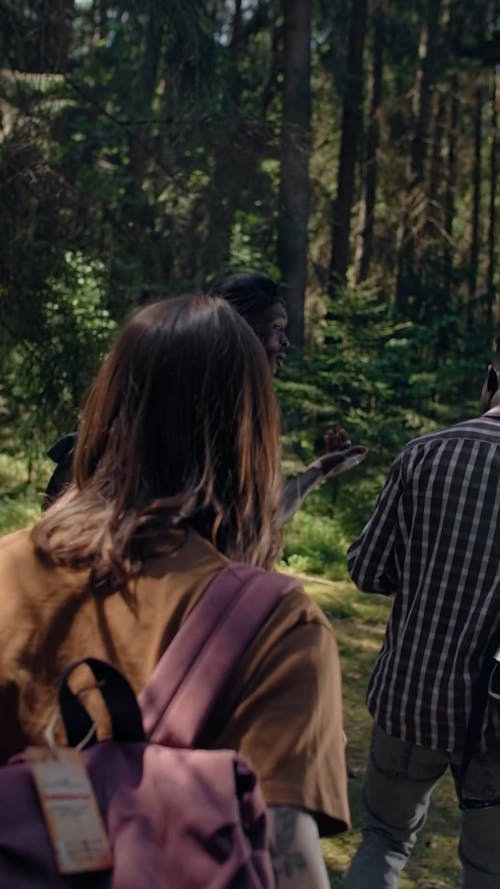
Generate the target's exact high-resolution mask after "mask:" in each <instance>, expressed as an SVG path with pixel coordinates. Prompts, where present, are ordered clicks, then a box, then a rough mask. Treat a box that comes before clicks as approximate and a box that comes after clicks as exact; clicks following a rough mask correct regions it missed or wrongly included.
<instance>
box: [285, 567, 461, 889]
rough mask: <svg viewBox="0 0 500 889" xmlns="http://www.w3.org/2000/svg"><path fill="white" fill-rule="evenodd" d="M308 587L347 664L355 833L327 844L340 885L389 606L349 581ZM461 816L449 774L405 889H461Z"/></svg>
mask: <svg viewBox="0 0 500 889" xmlns="http://www.w3.org/2000/svg"><path fill="white" fill-rule="evenodd" d="M303 583H304V586H305V588H306V590H307V592H308V593H309V594H310V595H311V596H312V597H313V598H314V599H315V600H316V601H317V602H318V604H319V605H321V607H322V608H323V610H324V611H325V612H326V614H327V615H328V617H329V619H330V620H331V622H332V625H333V627H334V631H335V636H336V639H337V644H338V648H339V654H340V659H341V664H342V677H343V695H344V724H345V731H346V734H347V737H348V746H347V752H348V759H349V767H350V770H351V771H353V772H354V773H355V777H352V778H349V797H350V804H351V815H352V827H353V829H352V830H351V831H349V832H348V833H345V834H342V835H340V836H338V837H335V838H333V839H331V840H323V841H322V845H323V853H324V856H325V859H326V862H327V866H328V872H329V876H330V883H331V886H333V887H340V886H341V885H342V874H343V873H344V871H345V870H346V868H347V865H348V863H349V861H350V859H351V857H352V855H353V853H354V851H355V849H356V848H357V845H358V843H359V841H360V839H361V823H362V809H361V786H362V780H363V771H364V768H365V762H366V756H367V752H368V743H369V738H370V729H371V718H370V716H369V714H368V712H367V710H366V707H365V702H364V699H365V691H366V687H367V683H368V678H369V675H370V671H371V668H372V665H373V663H374V661H375V657H376V655H377V652H378V650H379V648H380V646H381V644H382V639H383V635H384V629H385V624H386V621H387V617H388V615H389V609H390V602H387V601H386V600H385V599H384V598H383V597H382V596H366V595H363V594H362V593H359V592H358V591H357V590H356V589H355V587H354V586H353V585H352V584H351V583H348V582H345V583H335V582H331V581H323V580H320V579H319V578H318V579H316V578H314V579H313V578H307V579H306V578H303ZM458 816H459V812H458V807H457V803H456V798H455V794H454V789H453V782H452V780H451V778H450V777H449V775H447V776H446V777H445V778H444V779H443V780H442V781H441V782H440V784H439V785H438V787H437V789H436V791H435V793H434V795H433V799H432V803H431V808H430V812H429V817H428V819H427V823H426V824H425V827H424V828H423V830H422V832H421V834H420V836H419V838H418V841H417V845H416V847H415V849H414V852H413V855H412V857H411V859H410V861H409V863H408V865H407V867H406V869H405V870H404V871H403V874H402V876H401V879H400V889H457V886H459V885H460V868H459V864H458V858H457V854H456V847H457V830H458Z"/></svg>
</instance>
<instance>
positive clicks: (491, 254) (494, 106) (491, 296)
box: [486, 68, 500, 321]
mask: <svg viewBox="0 0 500 889" xmlns="http://www.w3.org/2000/svg"><path fill="white" fill-rule="evenodd" d="M492 79H493V86H492V90H491V143H490V146H491V147H490V200H489V213H488V265H487V269H486V293H487V317H488V321H491V320H492V318H493V310H494V309H496V310H497V311H498V306H497V305H496V304H495V303H496V295H495V236H496V218H495V217H496V193H497V177H498V173H497V141H498V101H499V92H500V91H499V88H498V82H497V73H496V70H495V68H493V71H492Z"/></svg>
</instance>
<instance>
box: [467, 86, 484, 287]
mask: <svg viewBox="0 0 500 889" xmlns="http://www.w3.org/2000/svg"><path fill="white" fill-rule="evenodd" d="M482 122H483V90H482V86H481V84H480V83H478V85H477V87H476V90H475V92H474V163H473V169H472V218H471V243H470V261H469V303H471V302H472V301H474V300H475V299H476V296H477V277H478V267H479V220H480V213H481V154H482V138H483V131H482Z"/></svg>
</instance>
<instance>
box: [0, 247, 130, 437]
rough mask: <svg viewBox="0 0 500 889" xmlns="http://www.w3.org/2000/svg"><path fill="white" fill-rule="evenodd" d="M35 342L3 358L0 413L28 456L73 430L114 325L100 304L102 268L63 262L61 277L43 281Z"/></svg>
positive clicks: (76, 258) (77, 259) (75, 258)
mask: <svg viewBox="0 0 500 889" xmlns="http://www.w3.org/2000/svg"><path fill="white" fill-rule="evenodd" d="M47 291H48V293H47V296H46V298H45V300H44V302H43V308H42V312H41V314H40V318H39V324H40V326H39V328H38V330H37V334H36V337H32V338H31V339H28V338H27V337H26V338H24V339H23V340H21V341H19V342H17V343H15V344H13V345H12V347H11V349H10V351H9V352H8V354H7V355H6V356H4V361H3V374H2V388H1V390H0V392H1V395H2V401H3V409H4V412H5V413H6V414H7V416H10V417H15V419H16V426H17V432H18V437H19V441H20V443H21V445H22V448H23V449H24V450H25V451H26V453H28V454H37V453H38V452H39V451H40V449H41V448H42V447H45V446H46V445H47V443H48V442H49V441H50V440H51V439H52V438H53V437H54V436H57V435H59V434H61V433H62V432H67V431H69V430H71V429H73V428H74V426H75V423H76V420H77V413H78V408H79V406H80V404H81V401H82V399H83V396H84V393H85V391H86V389H87V387H88V386H89V384H90V382H91V380H92V377H93V375H94V374H95V371H96V370H97V367H98V365H99V363H100V361H101V359H102V357H103V355H104V353H105V351H106V348H107V346H108V343H109V340H110V337H111V335H112V334H113V332H114V330H115V328H116V325H115V323H114V322H113V321H112V320H111V318H110V316H109V312H108V311H107V309H106V308H105V307H104V306H103V303H102V295H101V291H102V268H101V267H100V265H99V264H98V263H95V262H94V263H91V262H88V261H86V260H85V258H84V257H83V256H81V255H78V254H72V253H67V254H66V256H65V274H64V277H62V276H61V277H59V278H58V279H55V280H51V279H50V278H49V279H48V281H47Z"/></svg>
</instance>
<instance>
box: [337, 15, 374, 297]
mask: <svg viewBox="0 0 500 889" xmlns="http://www.w3.org/2000/svg"><path fill="white" fill-rule="evenodd" d="M367 8H368V3H367V0H354V2H353V4H352V12H351V16H352V18H351V27H350V32H349V54H348V61H347V89H346V93H345V97H344V109H343V114H342V137H341V143H340V157H339V167H338V173H337V197H336V199H335V201H334V203H333V212H332V251H331V259H330V293H331V294H332V295H333V294H334V292H335V289H336V288H337V287H338V285H339V284H342V283H343V282H344V281H345V276H346V273H347V267H348V265H349V237H350V231H351V211H352V205H353V201H354V174H355V165H356V159H357V156H358V149H359V144H360V140H361V135H362V128H363V71H364V66H363V51H364V44H365V33H366V18H367Z"/></svg>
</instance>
